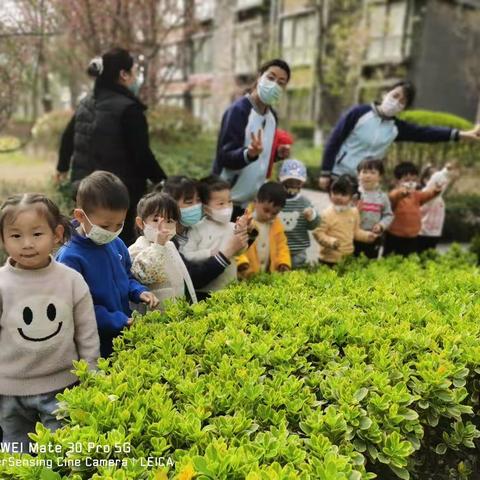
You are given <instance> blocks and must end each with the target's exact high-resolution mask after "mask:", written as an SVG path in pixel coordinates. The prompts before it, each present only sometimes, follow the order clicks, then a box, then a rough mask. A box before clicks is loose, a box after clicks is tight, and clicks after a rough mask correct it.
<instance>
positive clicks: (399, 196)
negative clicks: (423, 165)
mask: <svg viewBox="0 0 480 480" xmlns="http://www.w3.org/2000/svg"><path fill="white" fill-rule="evenodd" d="M393 174H394V176H395V179H396V183H397V186H396V188H394V189H393V190H392V191H391V192H390V194H389V198H390V202H391V203H392V209H393V214H394V219H393V222H392V223H391V225H390V227H389V229H388V231H387V234H386V237H385V249H384V255H391V254H397V255H403V256H407V255H410V254H412V253H415V252H416V251H417V248H418V245H417V242H418V235H419V233H420V229H421V226H422V215H421V210H420V207H421V206H422V205H423V204H424V203H426V202H428V201H430V200H431V199H432V198H434V197H435V196H436V195H438V194H439V193H440V192H441V191H442V187H441V186H437V185H436V186H434V187H433V188H431V189H426V190H422V191H419V190H417V183H418V168H417V167H416V166H415V165H414V164H413V163H411V162H402V163H399V164H398V165H397V166H396V167H395V170H394V171H393Z"/></svg>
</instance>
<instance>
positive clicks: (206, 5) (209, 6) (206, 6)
mask: <svg viewBox="0 0 480 480" xmlns="http://www.w3.org/2000/svg"><path fill="white" fill-rule="evenodd" d="M214 11H215V0H195V18H196V19H197V20H199V21H200V22H203V21H205V20H210V19H212V18H213V14H214Z"/></svg>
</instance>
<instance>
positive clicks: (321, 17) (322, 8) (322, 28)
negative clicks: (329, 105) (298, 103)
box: [313, 0, 328, 146]
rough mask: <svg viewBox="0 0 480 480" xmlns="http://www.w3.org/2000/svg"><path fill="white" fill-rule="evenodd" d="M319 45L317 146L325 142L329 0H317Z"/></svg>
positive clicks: (315, 104)
mask: <svg viewBox="0 0 480 480" xmlns="http://www.w3.org/2000/svg"><path fill="white" fill-rule="evenodd" d="M316 9H317V12H316V13H317V41H316V42H315V44H316V45H317V50H316V52H315V53H316V55H315V57H316V58H315V73H314V75H315V79H314V81H315V86H314V103H313V106H314V112H315V132H314V138H313V142H314V145H315V146H319V145H322V144H323V141H324V133H323V125H324V119H323V95H324V92H323V59H324V55H325V42H326V33H327V17H328V0H317V1H316Z"/></svg>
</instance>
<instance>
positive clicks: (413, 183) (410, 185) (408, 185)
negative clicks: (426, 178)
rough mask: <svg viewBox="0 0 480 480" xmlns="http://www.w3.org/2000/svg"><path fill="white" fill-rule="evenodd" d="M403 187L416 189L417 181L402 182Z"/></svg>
mask: <svg viewBox="0 0 480 480" xmlns="http://www.w3.org/2000/svg"><path fill="white" fill-rule="evenodd" d="M402 187H405V188H406V189H407V190H415V189H416V188H417V182H402Z"/></svg>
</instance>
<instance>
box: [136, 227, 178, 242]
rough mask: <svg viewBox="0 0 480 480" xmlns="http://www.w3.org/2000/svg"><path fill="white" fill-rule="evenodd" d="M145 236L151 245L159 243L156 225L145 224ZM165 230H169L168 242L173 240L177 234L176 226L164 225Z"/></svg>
mask: <svg viewBox="0 0 480 480" xmlns="http://www.w3.org/2000/svg"><path fill="white" fill-rule="evenodd" d="M143 225H144V228H143V236H144V237H145V238H146V239H147V240H148V241H149V242H151V243H157V241H158V234H159V230H158V228H157V226H156V225H151V224H150V223H145V222H144V223H143ZM164 230H168V236H167V241H169V240H171V239H172V238H173V237H174V236H175V235H176V233H177V227H176V225H173V227H172V226H171V225H164Z"/></svg>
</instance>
